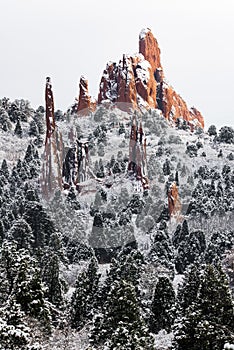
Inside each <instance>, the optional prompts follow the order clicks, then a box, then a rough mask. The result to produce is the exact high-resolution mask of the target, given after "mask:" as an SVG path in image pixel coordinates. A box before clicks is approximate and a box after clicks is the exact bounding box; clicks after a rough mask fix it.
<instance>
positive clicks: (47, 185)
mask: <svg viewBox="0 0 234 350" xmlns="http://www.w3.org/2000/svg"><path fill="white" fill-rule="evenodd" d="M45 102H46V142H45V149H44V153H43V161H42V172H41V178H40V184H41V190H42V195H43V197H44V198H47V199H48V198H51V197H52V196H53V194H54V191H55V190H56V189H57V188H60V189H62V162H63V157H64V145H63V140H62V134H61V133H60V132H59V131H58V130H57V128H56V125H55V119H54V99H53V92H52V85H51V82H50V78H47V79H46V94H45Z"/></svg>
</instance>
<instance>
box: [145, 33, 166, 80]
mask: <svg viewBox="0 0 234 350" xmlns="http://www.w3.org/2000/svg"><path fill="white" fill-rule="evenodd" d="M139 52H140V53H141V54H142V55H143V56H144V57H145V59H146V60H147V61H148V62H149V63H150V64H151V67H152V69H153V72H154V73H156V71H157V69H159V70H160V71H161V70H162V66H161V60H160V54H161V51H160V48H159V46H158V42H157V40H156V39H155V37H154V35H153V33H152V32H151V30H150V29H149V28H147V29H142V31H141V32H140V35H139Z"/></svg>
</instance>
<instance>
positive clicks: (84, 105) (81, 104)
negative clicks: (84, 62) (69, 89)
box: [77, 76, 96, 115]
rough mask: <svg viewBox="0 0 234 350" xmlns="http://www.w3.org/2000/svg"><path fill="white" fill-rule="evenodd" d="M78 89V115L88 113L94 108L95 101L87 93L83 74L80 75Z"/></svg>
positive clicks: (87, 89) (86, 84)
mask: <svg viewBox="0 0 234 350" xmlns="http://www.w3.org/2000/svg"><path fill="white" fill-rule="evenodd" d="M79 90H80V92H79V100H78V107H77V112H78V114H80V115H88V114H89V113H90V111H94V110H95V108H96V102H95V101H94V100H93V99H92V97H91V96H90V95H89V88H88V80H87V79H86V78H85V77H84V76H81V77H80V84H79Z"/></svg>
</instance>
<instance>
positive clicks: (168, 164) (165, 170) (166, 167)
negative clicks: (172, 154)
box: [163, 159, 171, 176]
mask: <svg viewBox="0 0 234 350" xmlns="http://www.w3.org/2000/svg"><path fill="white" fill-rule="evenodd" d="M170 173H171V162H170V161H169V159H166V161H165V163H164V164H163V174H164V175H165V176H168V175H170Z"/></svg>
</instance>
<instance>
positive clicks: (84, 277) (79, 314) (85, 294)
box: [70, 257, 100, 329]
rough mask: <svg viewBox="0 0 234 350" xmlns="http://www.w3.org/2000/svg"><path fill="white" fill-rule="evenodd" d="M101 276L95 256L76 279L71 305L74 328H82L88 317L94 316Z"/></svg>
mask: <svg viewBox="0 0 234 350" xmlns="http://www.w3.org/2000/svg"><path fill="white" fill-rule="evenodd" d="M99 278H100V276H99V274H98V264H97V260H96V259H95V258H94V257H93V258H92V259H91V260H90V262H89V265H88V268H87V270H84V271H83V272H82V273H81V274H80V275H78V277H77V280H76V284H75V291H74V293H73V295H72V299H71V305H70V323H71V327H72V328H76V329H80V328H82V327H83V326H84V325H85V323H86V322H87V320H88V319H91V318H92V316H93V314H94V311H95V306H96V298H97V289H98V282H99Z"/></svg>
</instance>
